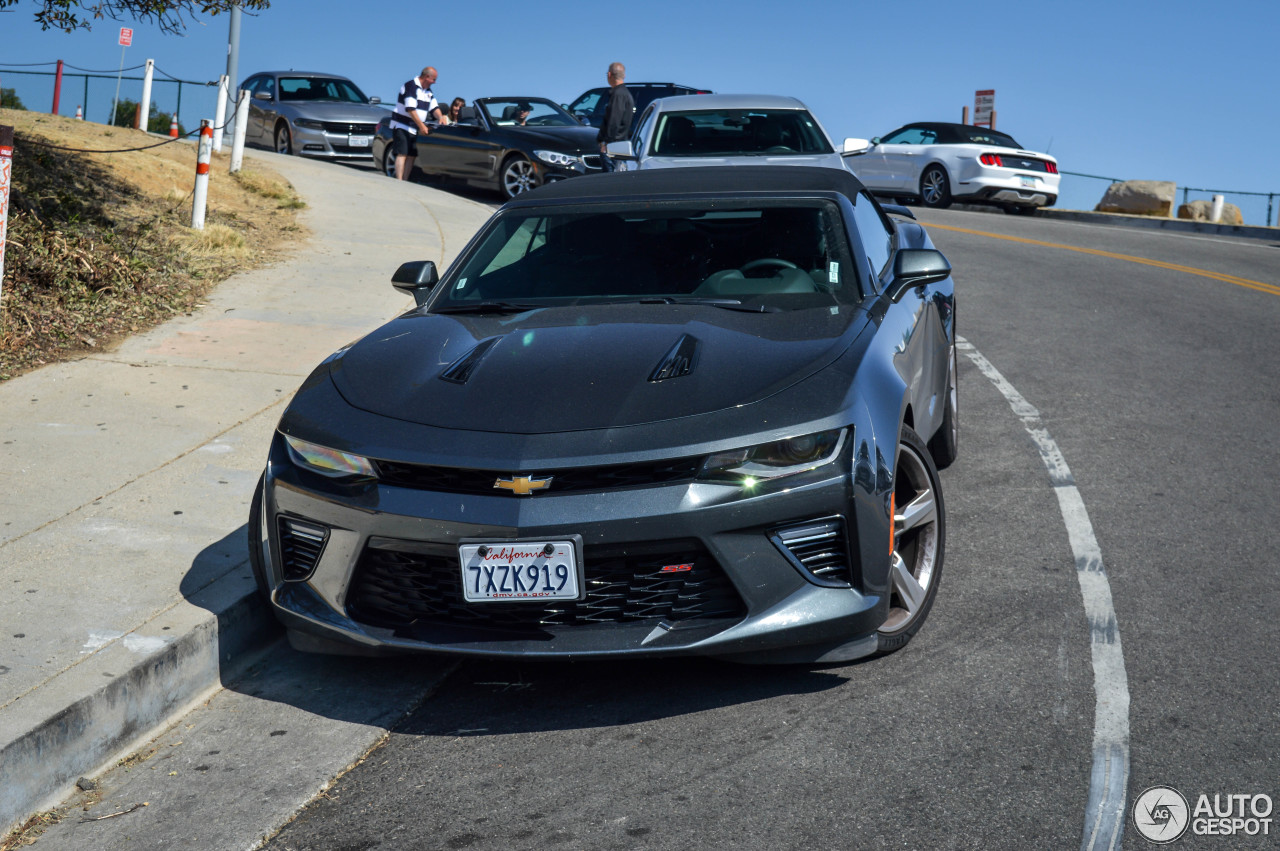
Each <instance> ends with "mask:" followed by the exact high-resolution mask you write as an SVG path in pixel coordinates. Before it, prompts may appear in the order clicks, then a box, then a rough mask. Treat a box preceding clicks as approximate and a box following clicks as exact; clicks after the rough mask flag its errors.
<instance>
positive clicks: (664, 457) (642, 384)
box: [249, 166, 957, 662]
mask: <svg viewBox="0 0 1280 851" xmlns="http://www.w3.org/2000/svg"><path fill="white" fill-rule="evenodd" d="M904 212H905V211H904ZM950 272H951V269H950V266H949V265H948V263H947V261H946V259H945V258H944V257H943V256H942V255H941V254H940V253H939V252H938V251H936V250H934V249H933V248H932V245H931V243H930V240H929V237H928V234H927V233H926V232H925V230H924V229H923V228H922V227H921V226H920V225H919V224H917V223H915V222H914V221H910V220H908V219H906V218H900V217H895V216H891V215H887V214H886V212H885V210H884V209H883V208H881V207H880V206H879V205H878V204H877V203H876V202H875V201H874V200H873V199H872V198H871V196H870V195H869V194H868V193H867V191H866V190H865V189H864V188H863V187H862V185H861V184H860V183H859V182H858V180H857V178H855V177H853V176H852V175H851V174H849V173H848V172H847V171H844V170H835V169H824V168H796V167H786V166H765V167H759V166H740V167H730V168H723V167H721V168H705V169H696V170H695V169H670V170H660V171H653V172H636V173H627V174H615V175H609V176H608V177H604V176H599V177H588V178H583V179H581V180H573V181H566V182H564V183H559V184H557V185H555V186H549V187H544V188H542V189H539V190H538V191H536V192H532V193H530V194H529V195H528V196H524V197H521V198H519V199H517V200H515V201H513V202H511V203H509V204H507V205H505V206H504V207H503V208H502V209H500V210H499V211H498V212H497V213H496V214H495V215H494V217H493V218H492V219H491V220H490V221H489V223H488V224H487V225H486V226H485V227H484V228H483V229H482V230H481V232H480V233H479V234H478V235H477V236H476V237H475V238H474V239H473V240H472V241H471V243H470V244H469V245H468V247H467V248H466V249H465V250H464V251H463V253H462V255H461V256H460V257H459V258H458V260H457V261H456V262H455V263H454V264H453V265H452V266H451V267H450V268H449V269H448V271H446V272H445V274H444V275H443V277H439V276H438V274H437V271H436V267H435V265H434V264H433V263H431V262H430V261H417V262H413V263H406V264H404V265H403V266H402V267H401V268H400V270H399V271H398V272H397V273H396V275H395V277H394V278H393V282H394V283H395V284H396V286H397V287H399V288H401V289H403V290H405V291H406V292H410V293H412V294H413V295H414V297H415V299H416V301H417V303H418V306H417V307H416V308H414V309H412V310H410V311H409V312H407V313H405V314H403V315H401V316H400V317H399V318H397V319H395V320H393V321H391V322H390V323H388V324H387V325H384V326H383V327H381V328H379V329H378V330H376V331H374V332H373V333H371V334H369V335H368V336H367V337H365V338H364V339H363V340H361V341H359V342H357V343H355V344H353V345H352V346H350V347H348V348H345V349H343V350H340V351H338V352H336V353H335V354H333V355H332V356H330V357H329V358H328V359H327V360H326V361H325V362H324V363H322V364H321V365H320V366H319V367H318V368H317V369H316V370H315V371H314V372H313V373H312V374H311V375H310V377H308V378H307V380H306V382H305V383H304V384H303V385H302V387H301V389H300V390H299V391H298V393H297V395H296V396H295V397H294V399H293V401H292V403H291V404H290V405H289V407H288V409H287V410H286V411H285V412H284V415H283V416H282V418H281V420H280V423H279V425H278V427H277V431H276V433H275V436H274V439H273V440H272V443H271V449H270V454H269V457H268V462H267V468H266V471H265V473H264V475H263V477H262V480H261V482H260V484H259V487H258V491H257V493H256V495H255V497H254V499H253V505H252V510H251V513H250V518H249V543H250V553H251V555H252V560H253V567H254V571H255V574H256V577H257V580H258V583H259V588H260V590H261V591H262V592H263V594H264V595H265V596H266V597H267V598H268V599H269V600H270V602H271V606H272V608H273V610H274V612H275V614H276V616H277V617H279V618H280V619H281V620H282V621H283V622H284V624H285V625H286V626H287V628H288V630H289V634H290V637H291V640H292V641H293V642H294V644H295V646H296V647H298V648H300V649H303V650H320V651H329V652H364V653H387V652H404V651H427V652H439V653H450V654H458V655H473V656H529V657H549V658H587V657H605V656H617V657H638V656H663V655H704V656H714V657H721V658H727V659H735V660H742V661H762V662H763V661H768V662H837V661H846V660H849V659H854V658H858V657H861V656H867V655H871V654H876V653H888V652H891V651H894V650H896V649H898V648H900V647H902V646H903V645H904V644H906V643H907V641H908V640H909V639H910V638H911V637H912V636H913V635H914V634H915V633H916V631H917V630H918V629H919V628H920V626H921V624H922V623H923V622H924V620H925V617H926V615H927V614H928V612H929V610H930V607H931V606H932V605H933V603H934V599H935V597H936V595H937V591H938V587H939V582H940V581H941V578H942V565H943V549H944V542H945V537H946V523H945V519H944V513H943V502H942V490H941V485H940V482H939V477H938V472H937V467H938V466H945V465H947V464H949V463H950V462H951V461H952V460H953V459H954V458H955V456H956V445H957V419H956V358H955V340H956V337H955V300H954V287H953V284H952V281H951V277H950Z"/></svg>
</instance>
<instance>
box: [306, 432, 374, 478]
mask: <svg viewBox="0 0 1280 851" xmlns="http://www.w3.org/2000/svg"><path fill="white" fill-rule="evenodd" d="M284 441H285V445H286V446H288V447H289V458H290V459H291V460H292V461H293V463H295V464H297V465H298V466H299V467H302V468H304V469H307V470H310V471H311V472H313V473H319V474H320V475H322V476H330V477H332V478H335V479H340V478H344V477H347V476H352V477H359V478H363V479H372V478H374V477H375V476H376V475H377V474H376V473H374V470H373V465H372V464H370V463H369V459H368V458H365V457H363V456H360V455H352V454H351V453H350V452H339V451H338V450H336V449H330V448H329V447H327V446H321V445H320V444H318V443H308V442H307V441H305V440H299V439H298V438H296V437H290V436H289V435H287V434H286V435H285V436H284Z"/></svg>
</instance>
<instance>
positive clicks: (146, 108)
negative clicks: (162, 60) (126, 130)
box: [138, 59, 156, 133]
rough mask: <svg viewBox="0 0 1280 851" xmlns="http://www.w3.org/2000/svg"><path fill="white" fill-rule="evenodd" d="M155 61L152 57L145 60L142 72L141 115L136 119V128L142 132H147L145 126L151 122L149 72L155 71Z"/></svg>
mask: <svg viewBox="0 0 1280 851" xmlns="http://www.w3.org/2000/svg"><path fill="white" fill-rule="evenodd" d="M155 68H156V61H155V60H154V59H148V60H147V70H146V71H144V72H143V74H142V103H141V104H139V105H140V106H141V107H142V117H141V118H139V119H138V125H139V126H138V129H139V130H141V131H142V132H143V133H146V132H147V127H148V126H149V125H150V124H151V74H152V72H154V71H155Z"/></svg>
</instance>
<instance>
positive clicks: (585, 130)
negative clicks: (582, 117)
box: [498, 126, 600, 151]
mask: <svg viewBox="0 0 1280 851" xmlns="http://www.w3.org/2000/svg"><path fill="white" fill-rule="evenodd" d="M498 130H499V131H500V132H506V133H511V134H513V135H515V136H518V137H519V138H521V139H524V140H527V141H528V143H529V144H530V145H539V144H540V145H547V146H548V147H553V148H555V149H556V150H558V151H584V150H599V147H600V143H599V142H597V141H596V132H597V131H596V129H595V128H594V127H582V126H576V127H499V128H498Z"/></svg>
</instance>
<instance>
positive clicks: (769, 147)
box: [650, 109, 832, 157]
mask: <svg viewBox="0 0 1280 851" xmlns="http://www.w3.org/2000/svg"><path fill="white" fill-rule="evenodd" d="M830 153H832V149H831V143H830V142H828V141H827V137H826V134H824V133H823V132H822V129H821V128H820V127H819V126H818V122H816V121H814V119H813V116H812V115H810V114H809V113H808V112H806V111H805V110H803V109H713V110H696V111H689V112H665V113H663V114H662V115H661V116H660V117H659V119H658V129H657V132H656V133H655V134H654V141H653V149H652V150H651V151H650V155H651V156H655V157H724V156H779V155H781V156H786V155H787V154H830Z"/></svg>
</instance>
